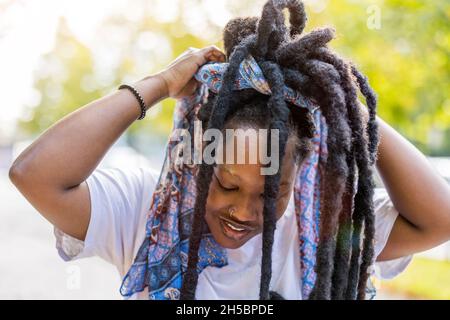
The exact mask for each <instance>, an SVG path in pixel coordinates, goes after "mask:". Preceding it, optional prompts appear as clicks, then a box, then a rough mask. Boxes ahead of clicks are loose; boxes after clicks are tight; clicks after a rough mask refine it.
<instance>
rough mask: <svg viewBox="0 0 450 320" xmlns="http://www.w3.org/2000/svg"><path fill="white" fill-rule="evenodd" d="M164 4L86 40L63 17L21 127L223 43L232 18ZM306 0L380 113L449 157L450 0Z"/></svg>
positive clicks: (157, 116)
mask: <svg viewBox="0 0 450 320" xmlns="http://www.w3.org/2000/svg"><path fill="white" fill-rule="evenodd" d="M158 3H159V5H160V4H161V1H157V0H155V1H136V3H133V4H134V5H133V8H134V11H133V12H134V14H132V15H127V14H125V13H122V12H121V13H119V14H117V15H115V16H112V17H110V18H109V19H107V20H106V21H105V22H104V23H103V24H102V26H101V28H100V29H99V30H93V32H96V41H95V43H94V44H90V45H89V46H88V45H86V44H83V43H81V42H80V41H79V40H77V39H76V38H75V37H74V36H73V35H72V34H71V33H70V30H68V28H67V26H66V25H65V23H64V22H63V21H62V22H61V24H60V27H59V32H58V34H57V36H56V42H55V48H54V50H53V51H52V52H51V53H49V54H47V55H46V56H45V57H43V64H42V68H39V69H38V70H37V72H36V82H35V88H36V89H37V90H38V91H39V92H40V93H41V96H42V97H41V101H40V103H39V105H37V106H35V107H33V108H32V109H31V110H29V111H28V112H29V114H28V116H27V117H26V118H27V119H29V120H27V121H22V122H21V127H22V128H23V129H25V130H26V131H27V132H29V133H38V132H42V131H43V130H44V129H45V128H47V127H49V126H50V125H51V124H52V123H54V122H56V121H57V120H58V119H60V118H61V117H62V116H64V115H66V114H67V113H69V112H71V111H73V110H75V109H77V108H79V107H80V106H82V105H84V104H86V103H88V102H90V101H92V100H94V99H96V98H98V97H100V96H102V95H103V94H106V93H108V92H110V91H112V90H114V88H115V87H116V86H117V85H118V84H119V83H121V82H124V81H135V80H137V79H139V78H141V77H144V76H146V75H148V74H150V73H153V72H157V71H159V70H160V69H161V68H163V67H164V66H165V65H167V64H168V63H169V62H170V61H171V60H172V59H173V58H175V57H176V56H177V55H179V54H180V53H181V52H183V51H184V50H185V49H187V48H188V47H203V46H206V45H209V44H216V45H218V46H221V42H220V37H221V28H222V27H223V25H224V24H225V23H226V21H217V18H214V16H213V14H212V13H211V12H214V10H213V11H211V2H209V4H208V1H205V0H190V1H182V2H181V1H176V6H175V4H173V5H171V7H170V11H171V15H170V19H169V18H167V17H165V16H166V15H161V11H160V10H156V9H155V8H156V7H157V4H158ZM217 3H219V2H217ZM264 3H265V0H257V1H251V2H250V1H247V2H243V1H237V0H233V1H228V2H226V4H225V7H226V9H227V10H228V12H231V14H232V15H233V16H238V15H239V16H245V15H249V14H250V15H251V14H259V11H260V10H261V8H262V5H263V4H264ZM306 3H307V10H308V16H309V23H308V26H307V30H311V29H313V28H316V27H321V26H323V25H332V26H333V27H335V29H336V30H337V39H335V40H334V41H333V42H332V44H331V46H332V47H333V48H334V49H335V50H336V51H337V52H338V53H339V54H341V55H342V56H344V57H346V58H347V59H349V60H352V61H353V62H355V64H356V65H357V66H358V67H359V68H360V70H361V71H362V72H364V73H365V74H366V75H367V76H368V77H369V80H370V83H371V85H372V86H373V88H374V89H375V91H376V92H377V94H378V97H379V115H380V116H381V117H382V118H383V119H385V120H386V121H387V122H389V123H390V124H391V125H393V126H394V127H395V128H396V129H397V130H398V131H399V132H400V133H402V134H403V135H405V136H406V137H407V138H408V139H410V140H411V141H412V142H413V143H414V144H415V145H416V146H418V147H419V148H420V149H421V150H422V151H423V152H425V153H427V154H430V155H450V99H449V98H448V92H449V90H448V89H449V77H450V65H449V55H450V32H449V31H450V30H449V28H450V25H449V23H448V21H449V16H450V6H449V1H440V0H430V1H414V0H384V1H383V0H373V1H370V0H363V1H356V0H346V1H326V0H316V1H306ZM208 5H209V9H208ZM174 6H175V7H174ZM217 6H219V4H217ZM165 8H167V10H168V9H169V7H168V6H166V7H165ZM212 8H213V9H217V10H223V9H222V8H221V7H217V8H214V7H212ZM131 9H132V8H130V10H131ZM163 10H164V7H163ZM208 10H209V11H208ZM217 10H216V11H217ZM174 103H175V102H174V101H173V100H172V99H166V100H164V101H163V102H161V105H160V106H157V107H154V108H153V109H152V110H151V112H150V114H149V117H148V118H147V119H145V120H144V121H138V122H136V123H135V124H133V125H132V126H131V127H130V129H129V130H128V134H129V136H130V140H131V142H132V143H133V137H137V136H139V135H148V133H149V132H150V131H152V132H156V133H159V134H162V135H165V134H167V133H168V132H169V130H170V127H171V118H172V111H173V106H174Z"/></svg>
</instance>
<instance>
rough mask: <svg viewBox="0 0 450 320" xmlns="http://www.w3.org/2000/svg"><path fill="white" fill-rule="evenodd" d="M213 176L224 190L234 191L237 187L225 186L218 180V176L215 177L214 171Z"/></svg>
mask: <svg viewBox="0 0 450 320" xmlns="http://www.w3.org/2000/svg"><path fill="white" fill-rule="evenodd" d="M214 178H216V181H217V184H218V185H219V187H220V188H221V189H222V190H224V191H235V190H238V189H239V188H238V187H229V186H225V185H224V184H223V183H221V182H220V180H219V178H218V177H217V175H216V174H215V173H214Z"/></svg>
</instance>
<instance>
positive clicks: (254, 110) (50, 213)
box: [10, 1, 450, 299]
mask: <svg viewBox="0 0 450 320" xmlns="http://www.w3.org/2000/svg"><path fill="white" fill-rule="evenodd" d="M285 7H287V8H288V9H289V10H290V28H289V29H288V28H287V27H286V26H285V25H284V19H283V18H284V15H283V12H282V9H283V8H285ZM305 22H306V16H305V12H304V8H303V4H302V3H299V2H298V1H268V2H267V4H266V5H265V6H264V9H263V13H262V16H261V17H260V18H259V19H258V18H245V19H240V18H238V19H234V20H232V21H230V22H229V23H228V24H227V26H226V27H225V30H224V47H225V53H222V52H221V51H220V50H219V49H218V48H217V47H215V46H210V47H206V48H203V49H194V48H190V49H189V50H187V51H186V52H185V53H183V54H182V55H181V56H179V57H178V58H177V59H176V60H174V61H173V62H172V63H171V64H170V65H169V66H168V67H167V68H166V69H164V70H163V71H161V72H159V73H156V74H153V75H151V76H149V77H146V78H144V79H142V80H141V81H138V82H137V83H135V84H134V85H133V86H132V87H126V88H124V89H123V90H118V91H116V92H114V93H112V94H110V95H108V96H105V97H103V98H101V99H99V100H96V101H93V102H91V103H89V104H88V105H86V106H85V107H82V108H80V109H79V110H77V111H76V112H73V113H71V114H69V115H68V116H66V117H64V118H63V119H62V120H61V121H59V122H57V123H56V124H54V125H53V126H52V127H51V128H49V129H48V130H47V131H46V132H44V133H43V134H42V135H41V136H40V137H39V138H38V139H37V140H36V141H35V142H34V143H33V144H32V145H31V146H30V147H28V148H27V149H26V150H25V151H24V152H23V153H22V154H21V155H20V156H19V157H18V158H17V159H16V160H15V162H14V164H13V165H12V167H11V169H10V178H11V180H12V181H13V183H14V184H15V185H16V187H17V188H18V189H19V190H20V191H21V192H22V194H23V195H24V196H25V197H26V198H27V199H28V201H30V203H31V204H32V205H33V206H34V207H35V208H36V209H37V210H38V211H39V212H40V213H41V214H42V215H43V216H44V217H45V218H46V219H47V220H48V221H50V223H52V224H53V225H54V226H55V235H56V237H57V243H58V245H57V246H58V249H59V253H60V255H61V256H62V257H63V259H65V260H70V259H77V258H82V257H88V256H93V255H97V256H100V257H102V258H104V259H105V260H107V261H109V262H111V263H113V264H114V265H115V266H116V267H117V268H118V271H119V273H120V274H121V276H122V277H124V282H123V284H122V288H121V293H122V294H123V295H124V296H127V297H130V298H142V299H148V298H150V299H179V298H182V299H193V298H197V299H256V298H261V299H268V298H274V299H276V298H286V299H307V298H309V299H355V298H360V299H363V298H365V292H366V283H367V279H368V277H369V275H370V274H371V272H373V271H374V272H375V274H376V275H378V276H380V277H384V278H390V277H393V276H395V275H397V274H398V273H400V272H401V271H402V270H404V269H405V267H406V266H407V264H408V262H409V261H410V259H411V256H412V254H414V253H416V252H419V251H423V250H427V249H430V248H432V247H434V246H437V245H439V244H441V243H443V242H445V241H448V240H449V239H450V188H449V187H448V185H447V184H446V183H445V181H444V179H442V178H441V177H440V176H439V175H438V174H437V173H436V172H435V171H434V170H433V169H432V168H431V167H430V165H429V163H428V162H427V160H426V158H425V156H424V155H423V154H421V153H420V152H419V151H418V150H417V149H416V148H415V147H414V146H413V145H412V144H410V143H409V142H408V141H407V140H406V139H405V138H403V137H402V136H401V135H400V134H399V133H397V132H396V131H395V130H394V129H393V128H392V127H390V126H389V125H388V124H387V123H386V122H384V121H383V120H382V119H381V118H379V117H378V116H376V115H375V106H376V100H375V96H374V94H373V92H372V91H371V89H370V87H369V85H368V83H367V80H366V79H365V78H364V77H363V76H362V75H361V74H360V73H359V72H358V70H356V68H354V67H352V66H351V65H350V64H348V63H346V62H344V61H343V60H342V59H340V58H339V57H338V56H336V55H335V54H334V53H332V52H331V51H330V50H329V49H328V48H327V46H326V44H327V42H329V41H330V40H331V38H332V37H333V33H332V31H331V30H329V29H322V30H316V31H313V32H311V33H310V34H307V35H305V36H303V37H299V35H300V34H301V33H302V31H303V28H304V25H305ZM223 66H226V68H222V67H223ZM216 67H217V69H211V68H216ZM249 70H250V71H251V72H249V73H247V71H249ZM199 72H204V73H202V74H201V75H199ZM208 72H209V73H208ZM205 75H206V77H204V76H205ZM211 75H212V76H217V75H219V77H218V78H217V79H216V78H214V79H213V80H212V81H209V80H210V79H209V78H208V77H209V76H211ZM205 79H206V80H205ZM242 83H244V85H242ZM200 84H201V85H200ZM246 85H247V86H246ZM236 86H238V87H236ZM239 86H240V87H239ZM205 88H206V89H209V90H206V92H207V93H206V94H207V95H206V96H205V95H204V94H205ZM214 88H215V89H216V90H214ZM358 88H359V89H360V90H361V92H362V93H363V95H364V96H365V97H366V102H367V106H368V108H367V107H365V106H364V105H362V104H361V103H359V101H358V97H357V89H358ZM200 89H201V90H200ZM202 90H203V91H202ZM289 90H291V91H289ZM200 91H202V94H200V93H199V92H200ZM208 91H209V93H208ZM169 97H170V98H175V99H181V100H180V101H181V107H179V109H180V110H181V111H185V112H184V113H182V114H181V116H180V115H179V114H178V115H177V117H179V118H180V119H178V120H177V121H176V122H175V124H176V126H177V125H180V126H183V124H184V125H186V126H185V127H183V128H185V129H189V130H191V129H192V127H191V124H192V121H193V120H195V119H200V120H201V121H202V123H203V129H205V130H206V129H219V130H221V131H222V132H224V131H225V129H249V128H250V129H256V130H259V129H276V130H278V131H277V132H278V133H279V137H278V139H276V140H275V143H271V142H270V140H267V139H266V140H264V141H263V143H264V144H265V147H268V149H270V147H274V145H277V147H279V158H278V160H279V161H280V163H279V166H278V168H279V169H278V170H277V171H276V172H275V174H271V175H270V174H269V175H263V174H261V169H262V168H263V167H264V164H262V163H260V162H257V163H249V162H245V163H241V164H239V163H225V164H223V163H216V164H207V163H205V162H203V163H202V164H200V165H195V166H190V165H184V166H183V165H181V166H177V165H174V164H173V162H171V161H172V160H173V159H171V158H170V154H172V153H171V151H173V150H174V149H173V148H172V147H171V146H172V145H171V144H170V143H169V148H168V155H167V157H166V163H165V165H164V168H163V170H162V172H161V174H159V180H158V173H155V172H154V171H153V170H152V169H151V168H114V169H96V167H97V165H98V163H99V162H100V160H101V159H102V157H103V156H104V155H105V153H106V152H107V151H108V149H109V148H110V147H111V145H112V144H113V143H114V142H115V141H116V140H117V138H118V137H119V136H120V135H121V134H122V133H123V132H124V131H125V130H126V129H127V128H128V127H129V126H130V125H131V124H132V123H133V122H134V121H135V120H136V119H138V118H142V117H143V116H145V112H144V110H142V109H141V108H142V107H144V108H150V107H151V106H153V105H154V104H156V103H157V102H159V101H161V100H162V99H166V98H169ZM192 97H202V100H201V102H199V100H196V101H194V100H195V99H194V100H192ZM305 106H318V108H315V107H314V108H309V109H308V108H306V107H305ZM192 111H194V112H192ZM378 133H379V140H378ZM325 137H326V140H325ZM259 142H260V141H259ZM226 143H229V141H227V142H226ZM237 151H241V152H243V154H244V155H247V156H249V155H250V153H251V152H250V149H249V146H248V145H247V144H246V145H245V147H244V148H243V149H241V150H237ZM227 152H229V150H226V153H227ZM247 159H248V158H247ZM314 161H316V162H315V163H314ZM374 165H376V167H377V169H378V172H379V173H380V175H381V177H382V179H383V182H384V184H385V186H386V190H382V189H374V186H373V181H372V177H371V168H372V166H374ZM312 174H314V175H313V176H312ZM311 177H312V180H311V181H308V180H309V179H310V178H311ZM152 195H153V196H152ZM309 201H311V202H309ZM308 212H309V213H308ZM307 213H308V214H309V215H308V214H307ZM372 267H373V268H372Z"/></svg>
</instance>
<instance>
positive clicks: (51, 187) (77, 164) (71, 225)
mask: <svg viewBox="0 0 450 320" xmlns="http://www.w3.org/2000/svg"><path fill="white" fill-rule="evenodd" d="M208 60H211V61H223V60H224V56H223V54H222V53H221V52H220V50H219V49H218V48H217V47H215V46H210V47H206V48H203V49H193V48H192V49H189V50H187V51H186V52H185V53H183V54H182V55H181V56H180V57H178V58H177V59H176V60H175V61H174V62H172V63H171V64H170V65H169V66H168V67H167V68H166V69H164V70H163V71H162V72H160V73H157V74H154V75H152V76H149V77H146V78H144V79H142V80H140V81H138V82H137V83H135V84H134V87H135V88H136V89H137V90H138V91H139V92H140V94H141V95H142V97H143V98H144V100H145V103H146V105H147V106H152V105H154V104H156V103H157V102H158V101H160V100H162V99H164V98H166V97H175V98H177V97H180V96H183V95H189V94H192V93H193V91H194V90H195V87H196V82H195V80H194V79H193V78H192V77H193V75H194V73H195V72H196V71H197V69H198V68H199V67H200V66H201V65H202V64H204V63H206V62H207V61H208ZM139 115H140V107H139V103H138V101H137V99H136V98H135V97H134V95H133V94H132V93H131V92H130V91H128V90H118V91H116V92H114V93H112V94H110V95H107V96H105V97H103V98H101V99H98V100H96V101H93V102H91V103H89V104H87V105H86V106H84V107H82V108H80V109H78V110H76V111H74V112H72V113H70V114H69V115H67V116H65V117H64V118H63V119H61V120H59V121H58V122H57V123H55V124H54V125H53V126H51V127H50V128H49V129H47V130H46V131H45V132H44V133H42V134H41V135H40V136H39V137H38V138H37V139H36V141H34V142H33V143H32V144H31V145H30V146H29V147H28V148H27V149H25V150H24V151H23V152H22V153H21V154H20V155H19V156H18V157H17V159H16V160H15V161H14V163H13V165H12V166H11V168H10V170H9V176H10V179H11V181H12V182H13V183H14V185H15V186H16V187H17V188H18V189H19V191H20V192H21V193H22V194H23V195H24V196H25V197H26V198H27V200H28V201H29V202H30V203H31V204H32V205H33V206H34V207H35V208H36V210H38V211H39V212H40V213H41V214H42V215H43V216H44V217H45V218H46V219H47V220H48V221H50V222H51V223H52V224H53V225H55V226H56V227H58V228H59V229H61V230H62V231H63V232H65V233H67V234H69V235H71V236H73V237H75V238H77V239H80V240H84V238H85V236H86V232H87V228H88V225H89V220H90V199H89V190H88V187H87V184H86V182H85V180H86V178H87V177H88V176H89V175H90V174H91V173H92V172H93V171H94V169H95V168H96V167H97V165H98V163H99V162H100V160H101V159H102V158H103V156H104V155H105V154H106V152H107V151H108V149H109V148H110V147H111V145H112V144H113V143H114V142H115V141H116V140H117V139H118V138H119V137H120V136H121V135H122V133H123V132H124V131H125V130H126V129H127V128H128V127H129V126H130V125H131V124H132V123H133V122H134V121H135V120H136V119H137V118H138V117H139Z"/></svg>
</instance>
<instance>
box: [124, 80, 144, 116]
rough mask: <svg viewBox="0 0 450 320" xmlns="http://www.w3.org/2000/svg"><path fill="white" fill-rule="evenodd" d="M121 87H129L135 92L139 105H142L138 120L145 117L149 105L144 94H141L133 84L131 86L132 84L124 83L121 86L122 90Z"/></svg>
mask: <svg viewBox="0 0 450 320" xmlns="http://www.w3.org/2000/svg"><path fill="white" fill-rule="evenodd" d="M120 89H128V90H130V91H131V93H133V95H134V96H135V97H136V99H137V100H138V101H139V105H140V107H141V115H140V116H139V118H138V120H142V119H144V118H145V112H146V110H147V107H146V105H145V101H144V99H143V98H142V96H141V95H140V94H139V92H138V91H137V90H136V89H135V88H133V87H132V86H130V85H128V84H122V85H121V86H120V87H119V90H120Z"/></svg>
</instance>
